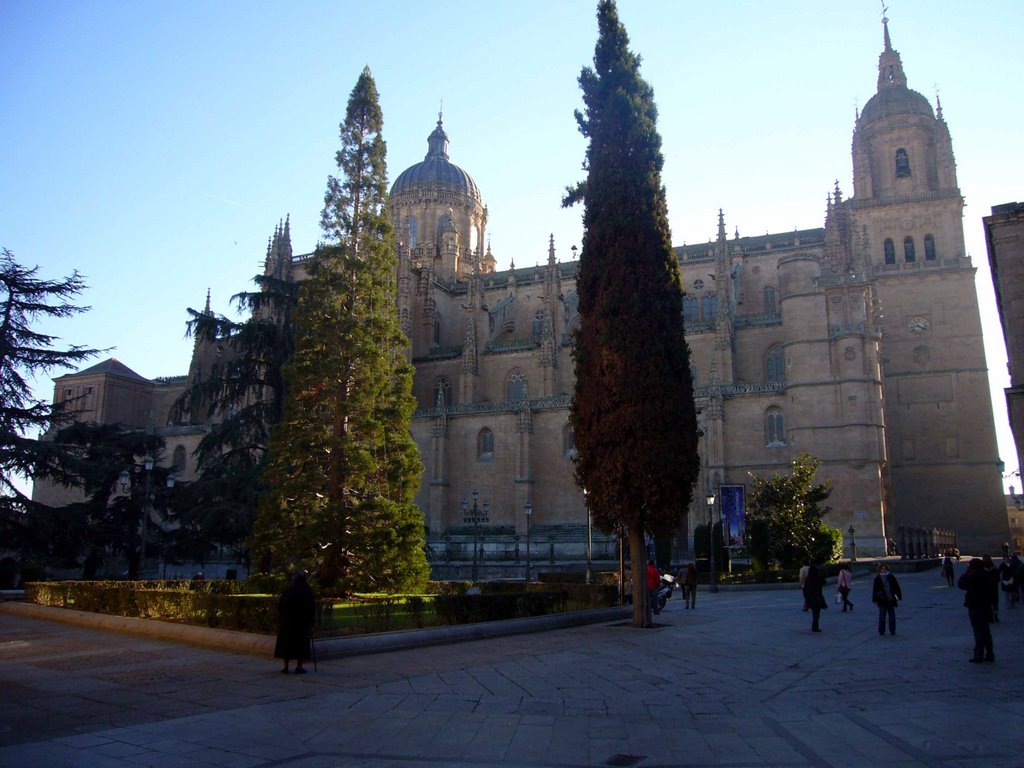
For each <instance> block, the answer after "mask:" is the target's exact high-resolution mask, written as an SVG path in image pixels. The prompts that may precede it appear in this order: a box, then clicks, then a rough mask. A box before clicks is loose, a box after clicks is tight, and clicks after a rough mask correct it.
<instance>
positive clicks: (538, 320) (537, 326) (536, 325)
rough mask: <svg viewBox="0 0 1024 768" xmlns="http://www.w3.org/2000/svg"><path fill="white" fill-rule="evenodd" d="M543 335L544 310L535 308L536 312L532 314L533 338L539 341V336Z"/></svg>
mask: <svg viewBox="0 0 1024 768" xmlns="http://www.w3.org/2000/svg"><path fill="white" fill-rule="evenodd" d="M543 335H544V310H543V309H539V310H537V314H535V315H534V316H533V340H534V341H536V342H538V343H539V342H540V339H541V336H543Z"/></svg>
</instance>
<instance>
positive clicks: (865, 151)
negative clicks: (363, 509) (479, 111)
mask: <svg viewBox="0 0 1024 768" xmlns="http://www.w3.org/2000/svg"><path fill="white" fill-rule="evenodd" d="M448 148H449V138H448V135H447V134H446V132H445V130H444V125H443V122H442V120H441V119H440V118H439V119H438V121H437V125H436V126H435V127H434V129H433V131H432V132H431V133H430V135H429V136H428V138H427V154H426V156H425V158H424V160H423V161H422V162H419V163H416V164H415V165H412V166H410V167H409V168H407V169H406V170H405V171H403V172H402V173H401V174H400V175H399V176H398V177H397V178H396V179H395V181H394V184H393V186H392V189H391V204H392V206H391V211H392V216H393V218H394V223H395V227H396V230H397V232H398V233H399V241H400V244H399V254H398V255H399V267H398V275H397V293H398V295H397V306H398V312H399V315H400V318H401V322H402V326H403V329H404V330H405V332H406V334H407V335H408V337H409V340H410V357H411V360H412V362H413V363H414V365H415V369H416V374H415V382H414V391H415V395H416V397H417V399H418V401H419V409H418V410H417V411H416V413H415V415H414V418H413V425H412V431H413V435H414V437H415V440H416V442H417V444H418V446H419V449H420V452H421V456H422V460H423V463H424V466H425V472H424V476H423V481H422V485H421V488H420V491H419V494H418V497H417V502H418V504H419V506H420V509H421V510H422V511H423V516H424V524H425V526H426V530H427V534H428V543H429V546H430V550H431V554H432V557H433V558H434V559H435V562H438V563H441V562H444V561H446V560H456V561H463V562H464V561H465V560H467V559H469V558H473V559H474V560H475V559H476V558H478V557H479V556H480V555H481V554H482V555H483V557H484V561H485V562H490V563H499V562H500V563H515V562H519V561H520V559H521V558H522V557H523V556H524V551H523V550H524V547H525V546H528V544H529V543H532V545H533V547H534V550H533V551H534V553H535V556H539V557H542V558H543V559H545V560H548V559H550V560H552V561H554V560H557V559H566V558H574V559H576V560H577V561H578V560H580V559H582V556H583V552H584V546H585V545H584V542H585V540H586V536H587V512H586V508H585V504H584V497H583V493H582V492H581V491H580V489H578V488H577V487H576V485H575V483H574V480H573V458H574V456H575V450H576V449H575V445H574V440H573V433H572V428H571V426H570V424H569V404H570V398H571V396H572V392H573V376H574V374H573V361H572V355H571V344H572V334H573V331H574V329H575V328H576V326H577V324H578V323H579V314H578V312H577V306H578V297H577V294H576V271H577V262H576V260H575V254H574V253H573V254H571V255H569V254H561V255H560V254H558V252H557V251H556V246H555V243H554V241H553V238H551V239H549V243H548V254H547V260H546V263H544V264H543V265H539V266H535V267H516V266H515V265H514V263H513V264H512V266H511V267H510V268H509V269H507V270H501V271H499V270H497V269H496V260H495V258H494V256H493V254H492V251H491V245H490V243H489V241H488V239H487V232H486V227H487V220H488V210H487V208H486V206H485V205H484V202H483V194H482V192H481V190H480V189H479V187H478V186H477V184H476V183H475V182H474V181H473V178H472V177H471V176H470V174H469V173H467V172H466V171H464V170H463V169H462V168H460V167H459V166H457V165H455V164H454V163H452V162H451V160H450V156H449V151H448ZM852 159H853V194H852V196H850V197H848V198H847V197H845V196H844V195H843V193H842V191H841V189H840V186H839V184H838V182H837V183H836V184H835V186H834V188H833V190H832V191H831V192H829V193H828V195H827V202H826V212H825V218H824V222H823V226H822V227H821V228H818V229H810V230H797V231H791V232H779V233H776V234H766V235H763V236H756V237H743V236H740V234H739V230H738V228H736V229H734V232H733V234H732V235H731V236H730V235H729V234H727V227H726V216H725V213H724V212H722V211H720V212H719V215H718V222H717V225H718V226H717V238H715V239H714V240H713V241H710V242H708V243H705V244H699V245H683V246H680V247H677V248H676V253H677V255H678V259H679V267H680V270H681V275H682V281H683V285H684V288H685V290H686V297H685V300H684V309H683V311H684V317H685V324H686V332H687V337H688V341H689V344H690V346H691V350H692V355H691V360H692V363H693V370H692V375H693V379H694V387H695V396H696V398H697V406H698V408H699V411H700V420H701V429H702V430H703V438H702V441H701V456H702V462H703V470H702V475H701V478H700V480H699V486H698V487H697V488H696V489H695V492H694V501H693V503H692V506H691V508H690V509H689V510H688V514H687V516H686V522H685V524H684V525H682V526H681V528H680V530H679V531H678V533H677V536H676V537H675V540H674V542H673V547H674V558H676V559H678V558H683V557H686V556H692V552H693V533H694V529H695V527H696V526H697V525H699V524H700V523H705V522H707V521H708V520H709V519H710V516H711V515H714V516H716V517H717V515H718V514H720V512H721V509H720V508H719V507H716V508H713V509H708V507H707V506H706V501H705V490H707V489H714V490H716V492H718V491H720V490H721V489H723V488H725V489H728V490H729V492H728V493H727V494H726V496H727V497H728V498H729V499H731V500H732V501H731V503H732V504H734V505H735V506H734V508H733V510H732V511H736V510H737V509H738V508H741V507H742V498H743V491H744V489H746V490H749V488H750V483H751V478H752V477H766V476H770V475H771V474H773V473H776V472H785V471H786V470H787V469H788V467H789V464H790V462H791V461H792V459H793V457H794V456H795V455H797V454H798V453H809V454H811V455H813V456H816V457H818V458H820V459H821V460H822V467H821V470H820V472H819V480H826V479H827V480H829V481H830V482H831V484H832V488H833V493H832V496H831V498H830V500H829V505H830V506H831V513H830V515H829V518H828V521H829V523H830V524H831V525H834V526H836V527H838V528H840V529H841V530H843V531H844V532H847V531H850V529H853V531H855V534H856V540H857V545H858V549H859V554H860V555H861V556H869V555H872V554H875V555H877V554H882V553H884V552H885V551H886V546H887V540H892V541H893V542H894V543H895V544H896V546H897V547H898V548H900V549H901V550H902V551H909V550H910V549H912V547H911V545H910V542H911V541H912V540H914V541H918V542H920V537H921V536H922V535H923V536H925V538H928V537H930V536H932V535H933V534H934V532H935V531H936V530H944V531H954V532H956V533H957V534H958V536H959V542H958V543H959V546H960V548H961V550H963V551H965V552H984V551H989V552H997V551H998V548H999V546H1000V544H1001V543H1002V542H1003V541H1004V540H1006V539H1007V538H1008V536H1009V531H1008V526H1007V516H1006V512H1005V510H1006V507H1005V503H1004V498H1003V492H1002V488H1001V477H1000V468H999V460H998V455H997V448H996V438H995V428H994V424H993V416H992V407H991V399H990V396H989V387H988V371H987V368H986V363H985V354H984V347H983V345H982V334H981V320H980V315H979V308H978V296H977V292H976V290H975V269H974V267H973V265H972V263H971V260H970V258H969V257H968V255H967V253H966V251H965V246H964V234H963V225H962V212H963V206H964V200H963V196H962V194H961V192H960V189H959V187H958V186H957V178H956V164H955V159H954V156H953V149H952V142H951V138H950V132H949V129H948V127H947V125H946V122H945V120H944V117H943V114H942V109H941V105H940V104H939V103H938V102H937V103H936V105H935V107H934V108H933V107H932V105H931V104H930V103H929V101H928V100H927V99H926V98H925V97H924V96H922V95H921V94H920V93H918V92H916V91H914V90H911V89H910V88H909V87H908V85H907V77H906V75H905V73H904V70H903V65H902V61H901V57H900V55H899V53H898V52H897V51H896V50H895V49H894V48H893V47H892V42H891V39H890V36H889V30H888V23H887V21H886V22H884V37H883V50H882V53H881V55H880V56H879V59H878V79H877V87H876V92H875V94H874V95H873V96H872V97H871V98H870V99H869V100H868V101H867V103H866V104H865V105H864V108H863V110H861V111H860V113H859V114H858V115H857V119H856V123H855V125H854V130H853V142H852ZM560 256H561V257H560ZM567 256H568V258H566V257H567ZM303 258H304V257H301V256H298V257H293V256H292V251H291V243H290V237H289V234H288V227H287V224H285V225H284V226H283V227H280V228H279V229H278V230H276V231H275V234H274V238H273V240H272V242H271V245H270V247H269V249H268V254H267V269H268V270H288V271H289V273H291V272H290V271H291V270H292V269H293V267H294V269H295V272H294V274H295V275H296V277H297V278H301V264H302V260H303ZM211 354H213V352H211V351H210V350H203V349H200V347H199V346H197V351H196V355H197V357H196V361H195V362H194V363H193V368H194V369H195V370H199V369H200V368H202V367H203V365H205V364H206V363H203V360H204V359H207V360H208V359H212V358H211V357H210V355H211ZM204 356H205V357H204ZM85 373H88V372H83V374H78V375H77V376H84V375H85ZM74 378H75V376H72V377H63V378H62V379H60V380H58V392H57V396H58V397H59V396H60V388H61V387H64V388H67V387H68V386H71V385H72V380H73V379H74ZM181 383H182V385H183V384H184V379H182V382H181ZM158 389H159V387H156V388H154V390H153V391H154V393H155V392H156V391H157V390H158ZM154 397H155V394H154ZM153 403H154V405H153V407H152V408H151V412H153V413H156V414H157V416H158V418H157V419H156V421H157V423H165V424H167V425H168V426H167V427H165V429H167V430H171V431H172V432H173V435H174V437H175V439H176V440H177V441H178V442H177V443H175V444H174V445H171V443H169V446H170V447H171V449H172V450H175V451H176V450H177V447H176V446H177V445H179V444H180V445H182V446H186V447H187V444H188V441H193V442H194V441H195V440H197V439H198V438H197V437H196V435H197V434H199V433H201V423H199V420H198V419H197V420H196V423H195V424H191V425H190V424H181V423H178V424H176V423H175V422H174V420H173V419H171V418H166V419H164V418H160V416H161V415H162V413H164V412H165V411H161V407H159V406H158V404H157V400H156V399H154V401H153ZM190 429H191V430H192V432H190V431H189V430H190ZM187 463H188V462H186V466H185V467H184V468H183V471H184V474H185V478H186V479H187V478H188V473H189V471H190V467H188V466H187ZM719 497H720V498H721V494H720V493H719ZM851 534H852V532H851ZM528 536H529V539H528V538H527V537H528ZM849 538H852V535H851V536H850V537H849ZM849 538H848V541H847V547H849V543H850V541H849ZM847 553H848V554H849V549H848V550H847ZM613 554H614V541H613V538H612V536H611V535H610V534H595V538H594V557H595V559H604V558H607V557H611V556H612V555H613Z"/></svg>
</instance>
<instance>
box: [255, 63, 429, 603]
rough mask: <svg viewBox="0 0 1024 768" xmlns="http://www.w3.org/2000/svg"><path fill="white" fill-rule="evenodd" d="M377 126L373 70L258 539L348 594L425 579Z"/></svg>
mask: <svg viewBox="0 0 1024 768" xmlns="http://www.w3.org/2000/svg"><path fill="white" fill-rule="evenodd" d="M382 126H383V118H382V116H381V110H380V105H379V102H378V98H377V87H376V84H375V83H374V81H373V76H372V75H371V74H370V71H369V69H368V68H367V69H364V70H363V73H362V74H361V75H360V77H359V79H358V81H357V82H356V85H355V88H354V89H353V90H352V94H351V96H350V97H349V101H348V108H347V111H346V114H345V121H344V122H343V123H342V124H341V145H342V146H341V149H340V150H339V151H338V153H337V155H336V160H337V166H338V170H339V171H340V175H339V177H338V178H335V177H333V176H332V177H330V178H329V179H328V183H327V193H326V195H325V197H324V209H323V213H322V216H321V227H322V229H323V231H324V235H325V239H324V242H323V243H322V244H321V245H320V246H319V247H318V248H317V251H316V254H315V256H314V259H313V260H312V264H311V265H310V269H309V275H308V279H307V280H306V282H305V283H303V285H302V287H301V289H300V292H299V305H298V307H297V309H296V312H295V330H296V342H295V344H296V346H295V354H294V355H293V357H292V358H291V360H290V361H289V362H288V364H287V365H286V367H285V375H286V379H287V382H288V387H289V395H288V400H287V402H286V404H285V413H284V417H283V419H282V421H281V423H280V424H279V425H278V427H277V428H276V429H275V431H274V433H273V435H272V437H271V447H270V455H269V466H268V469H267V472H266V475H265V477H266V479H267V481H268V485H269V486H270V488H272V491H271V493H269V494H267V495H266V496H264V497H263V498H262V499H261V502H260V516H259V518H258V520H257V524H256V530H255V533H254V536H253V542H254V547H255V550H256V552H257V556H258V557H260V558H262V559H263V561H264V563H265V562H266V561H268V560H269V561H272V563H273V565H274V567H275V568H287V567H289V566H292V565H295V564H300V565H303V566H306V567H308V568H311V569H313V570H315V572H316V573H317V575H318V577H319V579H320V581H321V583H322V584H325V585H329V586H337V587H338V588H339V589H341V590H348V591H352V590H371V589H372V590H401V589H409V588H413V587H416V586H419V585H421V584H422V583H423V582H425V580H426V578H427V575H428V567H427V562H426V558H425V556H424V549H423V545H424V538H423V518H422V516H421V514H420V512H419V510H418V509H417V508H416V505H415V503H414V497H415V493H416V489H417V487H418V486H419V479H420V474H421V473H422V465H421V464H420V460H419V453H418V451H417V449H416V444H415V443H414V442H413V439H412V436H411V434H410V424H411V419H412V412H413V410H414V409H415V400H414V398H413V396H412V367H411V365H410V364H409V363H408V361H407V360H406V356H405V350H406V344H407V340H406V338H405V335H404V334H403V333H402V329H401V326H400V325H399V321H398V313H397V310H396V304H395V301H396V286H395V270H396V266H397V258H396V255H395V241H394V232H393V231H392V228H391V224H390V222H389V221H388V217H387V212H386V205H387V170H386V146H385V143H384V140H383V138H382V137H381V129H382Z"/></svg>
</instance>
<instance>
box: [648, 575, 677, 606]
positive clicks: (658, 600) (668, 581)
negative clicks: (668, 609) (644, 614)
mask: <svg viewBox="0 0 1024 768" xmlns="http://www.w3.org/2000/svg"><path fill="white" fill-rule="evenodd" d="M675 587H676V577H675V576H673V575H672V574H671V573H663V574H662V575H661V584H660V585H659V586H658V589H657V590H655V592H654V594H653V595H652V596H651V610H652V611H654V612H655V613H661V612H662V611H663V610H664V609H665V603H666V602H667V601H668V599H669V598H670V597H672V591H673V590H674V589H675Z"/></svg>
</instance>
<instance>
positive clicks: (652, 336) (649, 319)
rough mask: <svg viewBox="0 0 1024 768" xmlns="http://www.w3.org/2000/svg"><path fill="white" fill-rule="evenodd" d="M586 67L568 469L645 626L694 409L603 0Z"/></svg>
mask: <svg viewBox="0 0 1024 768" xmlns="http://www.w3.org/2000/svg"><path fill="white" fill-rule="evenodd" d="M597 20H598V32H599V34H598V40H597V46H596V48H595V51H594V67H593V68H592V69H591V68H589V67H587V68H584V69H583V72H582V74H581V75H580V78H579V84H580V88H581V89H582V91H583V101H584V105H585V112H583V113H581V112H579V111H577V112H576V122H577V123H578V125H579V130H580V132H581V133H582V134H583V135H584V136H586V137H587V138H588V139H589V142H590V143H589V146H588V148H587V153H586V161H585V164H584V168H585V170H586V171H587V178H586V180H585V181H584V182H582V183H580V184H579V185H577V186H576V187H574V188H570V189H569V190H568V191H567V195H566V198H565V204H566V205H571V204H573V203H576V202H580V201H582V202H583V203H584V214H583V226H584V236H583V252H582V254H581V257H580V268H579V278H578V282H577V288H578V292H579V300H580V303H579V312H580V327H579V330H578V331H577V334H576V339H575V346H574V353H573V354H574V359H575V363H576V389H575V397H574V400H573V405H572V411H571V419H572V423H573V426H574V428H575V439H576V448H577V450H578V452H579V457H578V459H577V463H576V481H577V483H579V484H580V485H581V486H582V487H584V488H586V489H587V491H588V494H587V499H588V504H589V505H590V508H591V510H592V512H593V514H594V519H595V520H596V522H597V524H598V525H599V526H600V527H601V528H604V529H606V530H620V531H623V532H625V533H626V534H627V535H628V537H629V547H630V557H631V558H632V566H633V598H634V600H633V606H634V612H633V623H634V625H635V626H648V625H649V624H650V614H649V611H648V599H647V592H646V589H645V588H644V587H645V585H646V577H645V572H644V569H645V566H646V562H647V558H646V554H645V548H644V534H645V533H651V534H654V535H667V534H669V533H671V532H672V531H673V530H674V529H675V528H676V527H677V526H678V525H679V523H680V521H681V520H684V519H685V514H686V509H687V506H688V505H689V503H690V499H691V492H692V488H693V483H694V481H695V480H696V477H697V474H698V472H699V459H698V455H697V417H696V411H695V408H694V403H693V382H692V380H691V378H690V369H689V348H688V347H687V344H686V339H685V337H684V334H683V315H682V286H681V284H680V278H679V269H678V263H677V262H676V259H675V256H674V254H673V251H672V242H671V233H670V232H669V226H668V209H667V205H666V200H665V189H664V187H663V186H662V183H661V169H662V165H663V162H664V160H663V158H662V154H661V137H660V136H659V135H658V131H657V126H656V122H657V109H656V108H655V105H654V94H653V91H652V90H651V87H650V86H649V85H648V84H647V83H646V82H645V81H644V80H643V78H641V76H640V71H639V69H640V58H639V57H638V56H637V55H635V54H634V53H632V52H631V51H630V50H629V39H628V37H627V35H626V30H625V28H624V27H623V26H622V24H621V23H620V22H619V18H618V12H617V10H616V7H615V3H614V2H612V0H602V2H600V3H599V5H598V10H597Z"/></svg>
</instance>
